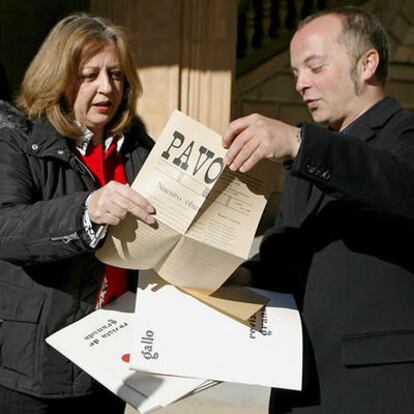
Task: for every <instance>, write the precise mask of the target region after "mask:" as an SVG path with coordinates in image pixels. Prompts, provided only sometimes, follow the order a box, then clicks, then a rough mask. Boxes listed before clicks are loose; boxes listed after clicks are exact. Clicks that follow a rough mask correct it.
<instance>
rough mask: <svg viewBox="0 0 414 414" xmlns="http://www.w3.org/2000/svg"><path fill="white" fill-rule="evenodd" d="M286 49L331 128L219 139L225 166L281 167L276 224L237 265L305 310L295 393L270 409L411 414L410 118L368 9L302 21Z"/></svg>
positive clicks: (413, 123) (278, 394) (262, 129)
mask: <svg viewBox="0 0 414 414" xmlns="http://www.w3.org/2000/svg"><path fill="white" fill-rule="evenodd" d="M290 52H291V66H292V70H293V73H294V75H295V78H296V89H297V90H298V92H299V93H300V94H301V96H302V98H303V100H304V102H305V103H306V105H307V107H308V109H309V111H310V112H311V114H312V117H313V120H314V121H316V122H318V123H325V124H327V126H328V128H325V127H321V126H316V125H313V124H308V123H304V124H302V125H301V126H300V128H297V127H294V126H291V125H287V124H285V123H283V122H280V121H277V120H271V119H268V118H265V117H263V116H259V115H250V116H247V117H244V118H241V119H238V120H235V121H234V122H232V123H231V124H230V125H229V127H228V128H227V130H226V132H225V134H224V137H223V142H224V146H225V147H228V148H229V150H228V153H227V156H226V162H227V164H228V165H229V167H230V168H231V169H232V170H239V171H241V172H244V171H247V170H249V169H250V168H251V167H252V166H253V165H255V164H256V163H257V162H258V161H259V160H260V159H263V158H268V159H272V160H275V161H284V162H285V165H286V168H287V171H288V173H287V178H286V183H285V190H284V195H283V200H282V206H281V210H280V212H279V214H278V217H277V219H276V223H275V226H274V228H273V229H272V230H271V231H270V232H269V233H268V234H267V235H266V237H265V238H264V241H263V242H262V244H261V247H260V253H259V255H258V256H257V257H256V258H254V259H253V260H251V261H250V262H246V263H245V265H244V267H243V268H240V269H239V274H241V273H242V270H244V275H245V274H246V269H248V270H249V271H250V273H251V276H252V278H253V283H254V284H256V285H257V286H262V287H268V288H269V287H270V288H273V289H275V290H279V291H286V292H293V293H294V294H295V297H296V300H297V303H298V307H299V309H300V311H301V314H302V317H303V331H304V372H303V389H302V391H301V392H295V391H284V390H277V389H274V390H272V394H271V402H270V412H272V413H290V412H292V413H306V414H311V413H318V414H319V413H326V414H328V413H329V414H338V413H346V414H348V413H349V414H356V413H358V414H367V413H376V414H377V413H392V412H394V411H395V412H398V413H399V414H401V413H407V414H408V413H410V414H412V413H414V260H413V257H414V249H413V247H412V243H410V242H409V240H412V237H413V234H414V115H413V114H410V113H408V112H406V111H404V110H403V109H402V108H401V106H400V105H399V104H398V103H397V101H396V100H395V99H393V98H384V84H385V80H386V76H387V60H388V52H387V42H386V36H385V33H384V31H383V29H382V28H381V26H380V25H379V24H378V22H377V21H376V20H375V19H374V18H373V17H372V16H371V15H370V14H368V13H367V12H365V11H363V10H361V9H358V8H354V7H352V8H349V7H346V8H342V9H336V10H331V11H328V12H322V13H319V14H317V15H314V16H311V17H309V18H307V19H306V20H305V21H304V22H303V23H302V24H301V25H300V27H299V29H298V30H297V32H296V33H295V35H294V37H293V39H292V42H291V46H290ZM269 268H271V269H273V270H272V271H269V270H264V269H269Z"/></svg>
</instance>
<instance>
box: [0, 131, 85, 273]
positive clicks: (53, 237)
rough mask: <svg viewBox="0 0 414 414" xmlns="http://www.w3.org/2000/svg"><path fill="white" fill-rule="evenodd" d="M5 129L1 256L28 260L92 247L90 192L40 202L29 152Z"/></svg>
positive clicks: (0, 151) (0, 160)
mask: <svg viewBox="0 0 414 414" xmlns="http://www.w3.org/2000/svg"><path fill="white" fill-rule="evenodd" d="M1 132H2V133H1V135H0V259H2V260H7V261H10V262H13V263H15V264H20V265H28V264H33V263H40V262H46V261H54V260H60V259H65V258H69V257H73V256H76V255H79V254H82V253H86V252H90V251H92V250H91V249H90V248H89V247H88V245H87V243H86V242H85V241H84V240H86V239H85V238H84V237H83V236H84V235H83V232H84V229H83V226H82V215H83V206H84V201H85V200H86V198H87V196H88V194H89V193H88V192H83V191H82V192H77V193H73V194H70V195H66V196H62V197H59V198H56V199H53V200H47V201H42V200H40V201H35V200H38V199H39V197H38V196H37V197H36V194H35V193H36V189H35V188H36V187H35V185H34V177H33V176H32V172H31V169H30V165H29V162H28V159H27V156H26V154H25V153H24V152H23V151H22V150H21V148H20V147H19V146H18V145H15V144H14V142H13V133H12V134H7V133H6V134H5V132H4V130H3V131H1ZM46 179H47V178H46Z"/></svg>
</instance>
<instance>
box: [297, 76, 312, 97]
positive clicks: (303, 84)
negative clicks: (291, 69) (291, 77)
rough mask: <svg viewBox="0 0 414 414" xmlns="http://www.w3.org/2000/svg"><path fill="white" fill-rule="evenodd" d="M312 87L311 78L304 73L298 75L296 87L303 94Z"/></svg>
mask: <svg viewBox="0 0 414 414" xmlns="http://www.w3.org/2000/svg"><path fill="white" fill-rule="evenodd" d="M309 87H310V85H309V80H308V79H307V78H306V77H305V76H304V75H298V76H297V78H296V84H295V88H296V90H297V91H298V92H299V93H300V94H302V95H303V93H304V92H305V90H306V89H308V88H309Z"/></svg>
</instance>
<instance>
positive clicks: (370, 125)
mask: <svg viewBox="0 0 414 414" xmlns="http://www.w3.org/2000/svg"><path fill="white" fill-rule="evenodd" d="M400 111H403V108H402V106H401V105H400V104H399V103H398V102H397V100H396V99H394V98H392V97H386V98H384V99H382V100H381V101H379V102H377V103H376V104H375V105H373V106H372V107H371V108H370V109H368V111H366V112H365V113H364V114H362V115H361V116H360V117H359V118H357V119H356V120H355V121H354V122H352V123H351V124H350V125H349V126H348V127H347V128H346V129H345V130H344V131H343V133H344V134H345V135H352V136H355V137H357V138H359V139H361V140H363V141H369V140H370V139H372V138H373V137H374V136H375V135H376V134H377V130H378V129H380V128H382V127H383V126H384V125H385V124H386V123H387V122H388V120H389V119H390V118H391V117H392V116H394V115H395V114H396V113H397V112H400Z"/></svg>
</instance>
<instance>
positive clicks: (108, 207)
mask: <svg viewBox="0 0 414 414" xmlns="http://www.w3.org/2000/svg"><path fill="white" fill-rule="evenodd" d="M154 212H155V210H154V207H153V206H152V205H151V204H150V203H149V202H148V201H147V200H145V198H144V197H142V196H141V195H139V194H138V193H137V192H136V191H134V190H132V189H131V188H130V187H129V186H128V185H125V184H121V183H118V182H116V181H110V182H109V183H108V184H106V185H105V186H103V187H102V188H100V189H99V190H96V191H95V192H93V193H92V195H91V197H90V199H89V203H88V214H89V218H90V220H91V221H92V222H93V223H97V224H110V225H117V224H119V222H120V221H121V220H122V219H123V218H124V217H125V216H126V215H127V213H132V214H133V215H134V216H136V217H138V218H139V219H141V220H142V221H144V222H145V223H147V224H154V223H155V218H154V216H153V215H152V214H153V213H154Z"/></svg>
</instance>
